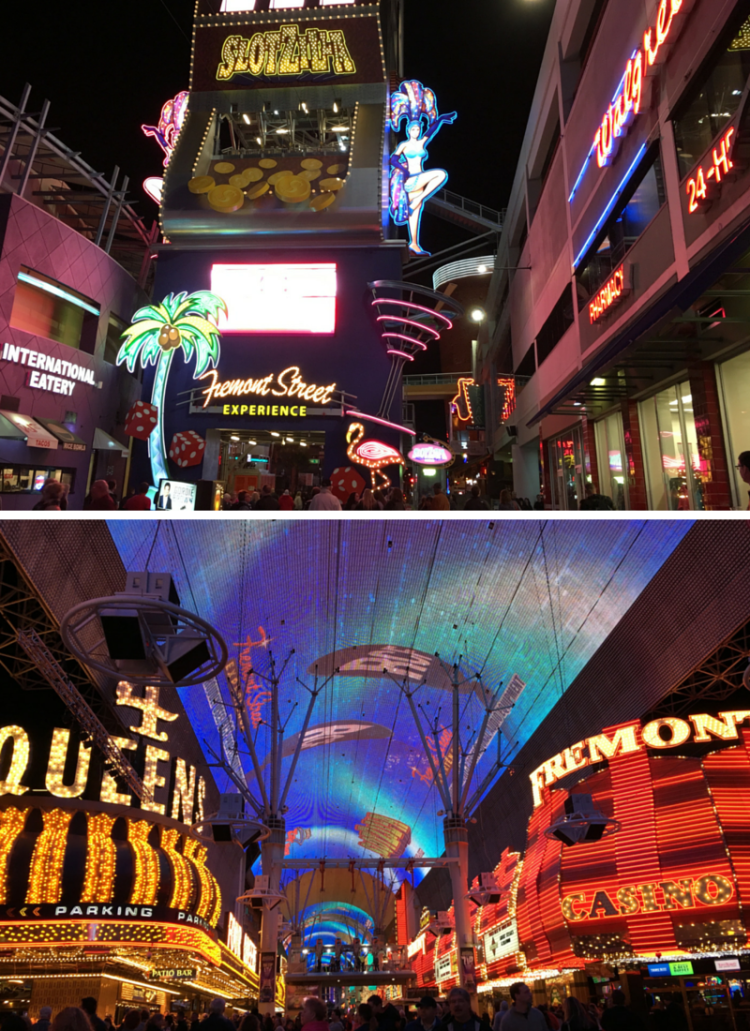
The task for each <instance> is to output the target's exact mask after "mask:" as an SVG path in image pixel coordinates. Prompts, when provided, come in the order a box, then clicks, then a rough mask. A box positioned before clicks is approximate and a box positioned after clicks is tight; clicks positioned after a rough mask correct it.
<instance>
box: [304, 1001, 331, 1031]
mask: <svg viewBox="0 0 750 1031" xmlns="http://www.w3.org/2000/svg"><path fill="white" fill-rule="evenodd" d="M327 1014H328V1010H327V1009H326V1004H325V1003H324V1002H322V1001H321V1000H320V999H316V998H314V997H311V998H309V999H305V1004H304V1006H303V1007H302V1011H301V1013H300V1021H301V1023H302V1027H303V1028H306V1029H307V1031H328V1021H327V1020H326V1016H327Z"/></svg>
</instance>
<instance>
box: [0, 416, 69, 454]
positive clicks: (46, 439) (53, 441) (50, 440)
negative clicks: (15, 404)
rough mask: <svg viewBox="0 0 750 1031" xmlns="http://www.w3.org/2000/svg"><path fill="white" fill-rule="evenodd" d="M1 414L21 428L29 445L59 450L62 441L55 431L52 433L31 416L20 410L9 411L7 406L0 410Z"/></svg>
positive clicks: (18, 428)
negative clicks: (22, 413) (23, 413)
mask: <svg viewBox="0 0 750 1031" xmlns="http://www.w3.org/2000/svg"><path fill="white" fill-rule="evenodd" d="M0 415H2V416H3V417H4V418H5V419H7V420H8V422H11V423H12V424H13V425H14V426H15V428H16V429H17V430H20V432H21V436H22V437H23V438H24V439H25V440H26V443H27V445H28V446H29V447H43V448H45V450H47V451H56V450H57V448H58V446H59V443H60V442H59V441H58V439H57V437H56V436H55V435H54V433H50V432H49V430H47V429H45V428H44V426H40V425H39V423H38V422H35V420H34V419H32V418H31V417H30V416H28V415H21V413H20V412H9V411H8V410H7V409H5V408H4V409H2V410H0Z"/></svg>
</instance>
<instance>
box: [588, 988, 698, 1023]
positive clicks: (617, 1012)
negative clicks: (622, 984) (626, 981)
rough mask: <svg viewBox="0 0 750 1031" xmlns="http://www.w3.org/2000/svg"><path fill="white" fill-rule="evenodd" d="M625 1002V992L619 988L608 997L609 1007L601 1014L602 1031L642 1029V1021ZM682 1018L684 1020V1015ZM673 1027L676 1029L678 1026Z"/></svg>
mask: <svg viewBox="0 0 750 1031" xmlns="http://www.w3.org/2000/svg"><path fill="white" fill-rule="evenodd" d="M626 1002H627V1000H626V998H625V992H623V990H622V989H621V988H615V990H614V991H613V992H612V994H611V995H610V997H609V1006H608V1007H607V1009H606V1010H605V1011H604V1013H602V1019H601V1025H602V1027H603V1028H604V1031H641V1029H642V1028H644V1026H645V1025H644V1023H643V1021H642V1020H641V1019H640V1017H639V1016H638V1014H637V1013H633V1011H632V1010H631V1009H630V1008H629V1007H628V1006H627V1005H626ZM682 1016H683V1019H684V1016H685V1014H684V1013H683V1015H682ZM669 1026H670V1027H671V1026H672V1025H671V1024H670V1025H669ZM674 1026H675V1028H678V1027H679V1024H675V1025H674ZM685 1027H687V1023H686V1024H685Z"/></svg>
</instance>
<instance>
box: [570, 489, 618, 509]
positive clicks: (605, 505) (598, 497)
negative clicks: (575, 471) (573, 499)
mask: <svg viewBox="0 0 750 1031" xmlns="http://www.w3.org/2000/svg"><path fill="white" fill-rule="evenodd" d="M584 494H585V497H584V498H582V499H581V501H580V503H579V505H578V510H579V512H614V511H615V506H614V502H613V501H612V498H610V497H609V495H607V494H597V493H596V491H595V490H594V488H593V487H592V486H591V484H590V483H587V484H586V487H585V488H584Z"/></svg>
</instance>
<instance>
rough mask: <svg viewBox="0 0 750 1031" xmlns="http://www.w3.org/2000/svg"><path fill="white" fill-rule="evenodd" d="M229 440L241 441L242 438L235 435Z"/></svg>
mask: <svg viewBox="0 0 750 1031" xmlns="http://www.w3.org/2000/svg"><path fill="white" fill-rule="evenodd" d="M229 439H230V440H239V439H240V438H239V437H238V436H237V434H236V433H233V434H232V436H231V437H230V438H229Z"/></svg>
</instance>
